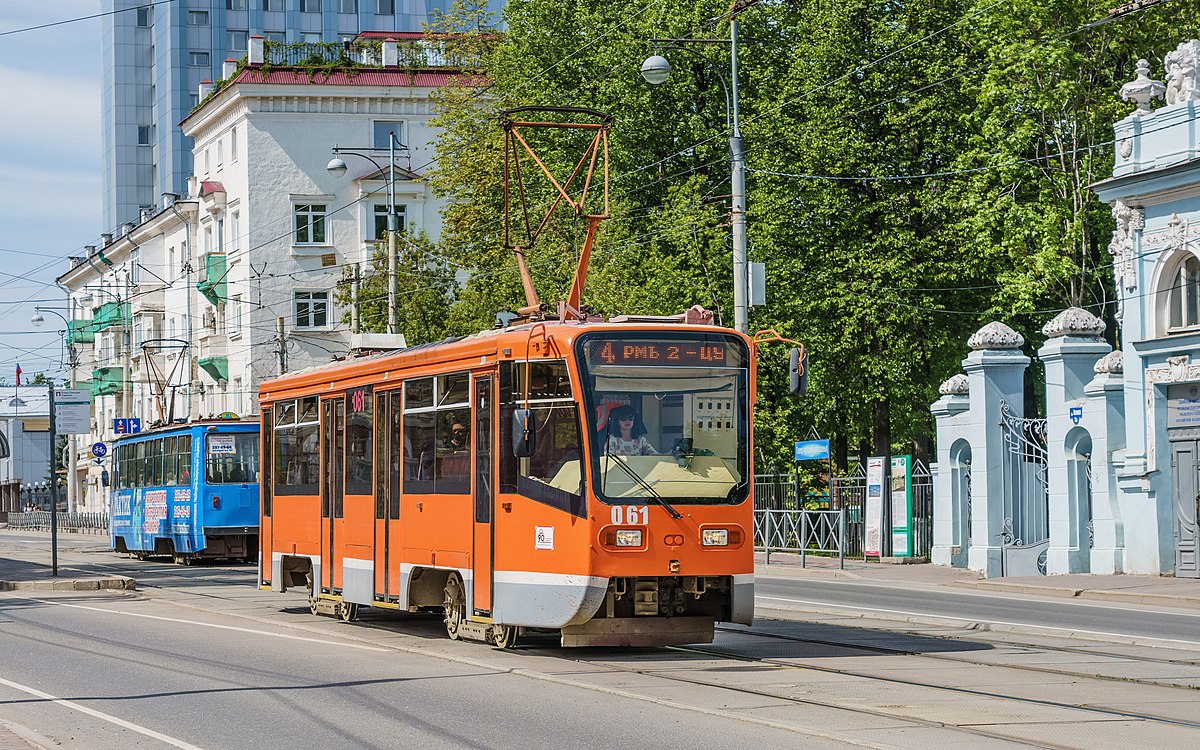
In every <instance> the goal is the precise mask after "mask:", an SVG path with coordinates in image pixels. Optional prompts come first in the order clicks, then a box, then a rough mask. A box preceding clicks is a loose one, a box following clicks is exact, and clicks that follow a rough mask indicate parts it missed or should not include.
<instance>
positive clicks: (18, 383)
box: [17, 365, 21, 385]
mask: <svg viewBox="0 0 1200 750" xmlns="http://www.w3.org/2000/svg"><path fill="white" fill-rule="evenodd" d="M20 384H21V366H20V365H17V385H20Z"/></svg>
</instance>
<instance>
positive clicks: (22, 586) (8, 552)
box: [0, 528, 137, 591]
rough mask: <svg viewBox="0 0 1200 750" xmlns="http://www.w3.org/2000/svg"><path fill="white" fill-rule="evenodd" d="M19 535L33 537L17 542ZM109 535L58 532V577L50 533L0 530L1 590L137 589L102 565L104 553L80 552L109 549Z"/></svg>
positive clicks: (131, 580) (127, 580)
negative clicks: (31, 539)
mask: <svg viewBox="0 0 1200 750" xmlns="http://www.w3.org/2000/svg"><path fill="white" fill-rule="evenodd" d="M17 535H21V536H22V537H25V538H33V539H35V540H36V541H35V542H34V543H29V544H18V543H14V542H16V537H17ZM107 549H109V547H108V537H107V536H103V535H97V534H71V533H59V535H58V577H57V578H56V577H54V576H53V575H52V572H53V565H52V554H51V549H50V534H49V533H48V532H30V531H18V530H9V529H7V528H3V529H0V591H16V590H21V591H27V590H34V591H99V590H100V589H134V588H136V587H137V584H136V582H135V581H134V580H133V579H132V578H126V577H124V576H116V575H113V574H112V573H111V572H110V571H108V570H105V569H103V568H101V567H100V565H102V564H103V563H105V562H107V561H108V560H107V559H105V558H104V556H103V555H86V554H84V555H81V554H79V553H81V552H92V551H97V552H98V551H100V550H107Z"/></svg>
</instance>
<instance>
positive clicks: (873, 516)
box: [863, 456, 883, 555]
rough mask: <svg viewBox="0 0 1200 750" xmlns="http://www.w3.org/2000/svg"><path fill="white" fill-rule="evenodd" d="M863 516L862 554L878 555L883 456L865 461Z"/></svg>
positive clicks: (880, 539)
mask: <svg viewBox="0 0 1200 750" xmlns="http://www.w3.org/2000/svg"><path fill="white" fill-rule="evenodd" d="M863 515H864V518H863V521H864V523H865V524H866V534H865V539H864V541H863V553H864V554H867V555H879V554H880V553H881V551H882V549H883V456H872V457H871V458H868V459H867V501H866V507H865V508H863Z"/></svg>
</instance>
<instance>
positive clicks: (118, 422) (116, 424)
mask: <svg viewBox="0 0 1200 750" xmlns="http://www.w3.org/2000/svg"><path fill="white" fill-rule="evenodd" d="M141 431H142V420H141V419H139V418H138V417H128V418H125V417H121V418H118V419H114V420H113V432H115V433H117V434H118V435H133V434H136V433H138V432H141Z"/></svg>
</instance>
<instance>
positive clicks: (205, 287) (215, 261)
mask: <svg viewBox="0 0 1200 750" xmlns="http://www.w3.org/2000/svg"><path fill="white" fill-rule="evenodd" d="M225 274H226V266H225V256H224V255H223V254H219V253H209V254H208V255H206V256H204V276H203V277H202V278H201V279H200V281H198V282H196V288H197V289H199V290H200V293H201V294H203V295H204V296H205V298H207V299H208V301H209V302H211V303H213V304H214V305H216V304H219V303H221V302H222V301H223V300H224V299H225V298H226V297H227V296H228V295H229V285H228V284H226V283H225Z"/></svg>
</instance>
